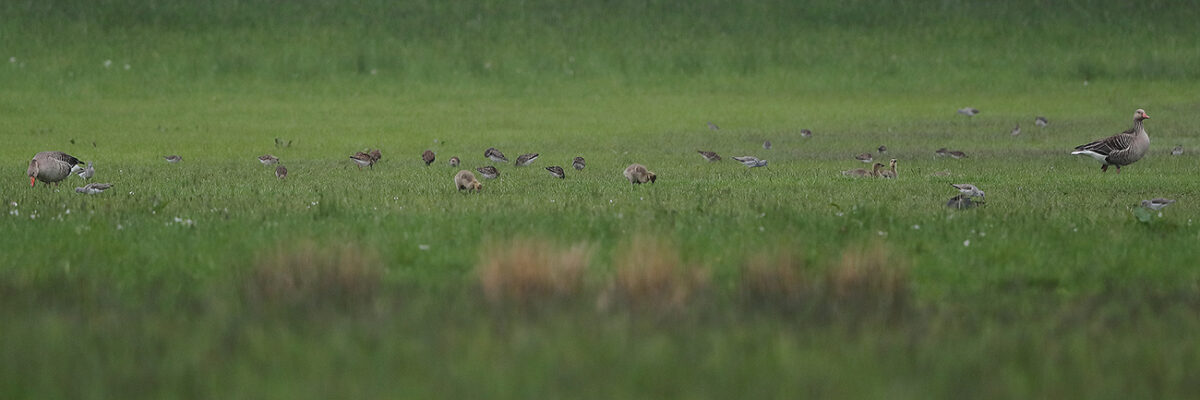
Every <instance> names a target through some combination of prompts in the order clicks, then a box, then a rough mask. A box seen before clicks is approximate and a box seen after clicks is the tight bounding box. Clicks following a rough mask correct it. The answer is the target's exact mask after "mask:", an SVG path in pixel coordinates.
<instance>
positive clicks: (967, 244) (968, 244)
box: [963, 239, 971, 247]
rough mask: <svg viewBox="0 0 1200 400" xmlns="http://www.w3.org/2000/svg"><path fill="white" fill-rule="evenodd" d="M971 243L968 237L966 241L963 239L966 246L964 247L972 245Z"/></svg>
mask: <svg viewBox="0 0 1200 400" xmlns="http://www.w3.org/2000/svg"><path fill="white" fill-rule="evenodd" d="M970 245H971V239H967V240H964V241H963V246H964V247H967V246H970Z"/></svg>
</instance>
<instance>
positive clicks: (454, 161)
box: [450, 156, 460, 167]
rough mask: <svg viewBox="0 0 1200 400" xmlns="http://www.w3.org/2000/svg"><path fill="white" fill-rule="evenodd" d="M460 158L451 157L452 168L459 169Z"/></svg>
mask: <svg viewBox="0 0 1200 400" xmlns="http://www.w3.org/2000/svg"><path fill="white" fill-rule="evenodd" d="M459 162H460V161H459V160H458V156H454V157H450V166H451V167H457V166H458V164H459Z"/></svg>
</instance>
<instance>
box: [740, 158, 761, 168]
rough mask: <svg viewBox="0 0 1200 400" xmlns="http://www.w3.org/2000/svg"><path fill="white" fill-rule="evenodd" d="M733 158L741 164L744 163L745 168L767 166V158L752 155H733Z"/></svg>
mask: <svg viewBox="0 0 1200 400" xmlns="http://www.w3.org/2000/svg"><path fill="white" fill-rule="evenodd" d="M733 159H734V160H736V161H737V162H740V163H742V165H745V166H746V167H747V168H758V167H765V166H767V160H759V159H758V157H754V156H741V157H734V158H733Z"/></svg>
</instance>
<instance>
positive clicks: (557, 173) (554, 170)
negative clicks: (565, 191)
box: [546, 165, 567, 179]
mask: <svg viewBox="0 0 1200 400" xmlns="http://www.w3.org/2000/svg"><path fill="white" fill-rule="evenodd" d="M546 171H550V175H553V176H554V177H555V178H558V179H563V178H566V177H567V173H566V172H564V171H563V169H562V167H560V166H557V165H552V166H549V167H546Z"/></svg>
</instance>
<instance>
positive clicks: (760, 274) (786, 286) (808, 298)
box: [739, 251, 820, 310]
mask: <svg viewBox="0 0 1200 400" xmlns="http://www.w3.org/2000/svg"><path fill="white" fill-rule="evenodd" d="M819 284H820V281H819V280H816V279H812V277H811V276H810V275H808V274H807V273H806V271H805V270H804V264H803V263H802V262H800V261H799V260H797V259H795V258H794V256H793V255H792V254H791V253H790V252H786V251H785V252H783V253H781V254H779V255H777V256H775V257H767V256H756V257H752V258H750V259H749V260H748V261H747V262H746V264H745V265H743V266H742V279H741V284H740V285H739V292H740V295H741V297H742V300H744V301H746V302H747V303H749V304H750V305H753V306H760V307H771V308H782V309H787V310H796V309H799V308H802V307H805V306H807V305H809V304H811V303H813V302H815V301H816V300H819V296H818V295H817V293H819V291H818V290H819Z"/></svg>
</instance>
